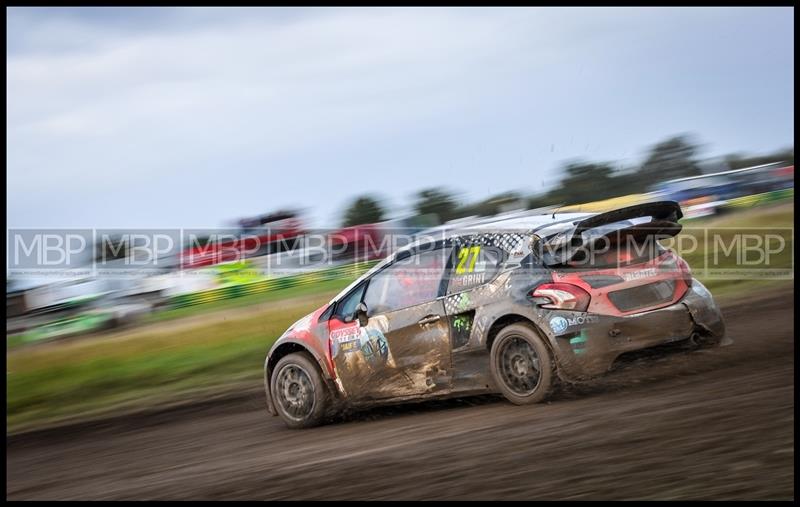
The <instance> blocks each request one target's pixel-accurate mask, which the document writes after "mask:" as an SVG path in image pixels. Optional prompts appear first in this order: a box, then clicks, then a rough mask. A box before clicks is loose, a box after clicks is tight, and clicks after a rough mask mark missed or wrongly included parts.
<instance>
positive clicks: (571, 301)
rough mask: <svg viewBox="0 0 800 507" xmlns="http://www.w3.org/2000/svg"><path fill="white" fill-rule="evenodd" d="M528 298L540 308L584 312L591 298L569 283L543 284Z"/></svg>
mask: <svg viewBox="0 0 800 507" xmlns="http://www.w3.org/2000/svg"><path fill="white" fill-rule="evenodd" d="M529 296H530V297H531V298H532V299H533V302H534V303H536V304H537V305H539V306H541V307H542V308H550V309H554V310H571V311H575V312H585V311H586V309H587V308H589V301H591V299H592V297H591V296H590V295H589V293H588V292H586V291H585V290H583V289H581V288H580V287H578V286H577V285H572V284H570V283H545V284H542V285H540V286H538V287H536V288H535V289H534V290H533V291H531V293H530V294H529Z"/></svg>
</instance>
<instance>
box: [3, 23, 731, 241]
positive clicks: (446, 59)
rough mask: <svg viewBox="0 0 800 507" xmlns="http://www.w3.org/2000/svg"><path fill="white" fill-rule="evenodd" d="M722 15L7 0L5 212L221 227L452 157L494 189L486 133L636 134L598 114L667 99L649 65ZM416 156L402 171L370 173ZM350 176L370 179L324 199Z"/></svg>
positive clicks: (466, 174) (511, 137) (370, 186)
mask: <svg viewBox="0 0 800 507" xmlns="http://www.w3.org/2000/svg"><path fill="white" fill-rule="evenodd" d="M715 12H716V11H714V12H712V11H707V10H703V11H695V10H690V11H677V10H670V11H659V10H620V9H604V10H587V11H576V10H575V9H487V8H476V9H457V10H456V9H301V10H294V9H263V8H261V9H133V10H115V9H110V10H109V9H74V10H62V9H51V10H37V9H11V10H9V11H8V19H9V21H8V29H9V30H8V32H9V50H8V53H7V64H6V65H7V130H8V133H7V144H8V158H7V165H8V177H7V183H8V187H9V201H10V204H9V220H10V222H11V224H12V225H13V224H14V223H15V222H22V221H24V222H26V223H29V224H30V221H33V222H48V223H50V222H53V221H60V220H68V221H72V222H80V223H82V224H84V225H94V224H93V223H88V222H95V221H97V220H100V219H101V218H102V219H106V220H108V221H109V222H113V223H115V224H116V223H133V222H135V221H137V220H138V221H141V222H147V223H157V222H160V223H163V222H167V223H170V224H175V222H176V221H177V222H183V221H186V220H190V219H196V220H198V221H199V222H200V223H199V224H198V225H202V226H208V225H213V224H214V223H217V222H218V221H220V220H224V219H227V218H231V215H233V216H237V215H238V214H240V213H247V212H251V211H252V212H260V211H266V210H267V209H270V208H271V207H273V206H277V205H279V204H280V205H282V204H283V203H287V202H289V203H291V202H297V203H303V204H306V205H313V206H318V207H324V206H327V208H325V209H327V210H330V209H331V206H333V204H332V203H333V202H334V201H335V202H336V203H337V205H338V203H341V202H342V201H343V200H345V199H346V198H347V197H349V196H351V195H353V194H354V193H357V192H360V191H362V190H363V191H367V190H375V189H382V188H389V187H391V188H392V189H393V190H394V191H407V190H409V189H411V188H412V187H417V188H418V187H420V186H422V185H423V184H424V183H425V182H424V181H421V180H420V179H419V178H421V177H424V176H426V175H431V170H430V165H432V164H437V163H438V164H441V163H442V162H447V163H448V165H455V166H456V168H457V170H458V171H459V172H460V174H459V175H458V176H455V175H454V176H452V177H449V176H448V174H447V171H445V170H440V171H438V173H439V174H437V176H438V177H439V178H440V179H442V178H444V179H445V181H455V182H460V181H466V182H469V183H472V184H475V183H480V181H481V180H480V178H481V171H483V173H484V174H485V172H486V171H485V169H483V167H482V165H486V164H488V162H486V161H485V160H482V159H480V155H475V154H474V153H475V151H476V150H479V149H481V145H480V144H476V142H475V140H476V139H478V140H480V141H481V142H482V143H492V142H494V143H496V145H497V147H496V148H495V149H496V154H495V155H494V156H493V157H492V156H491V153H489V154H487V155H486V160H491V161H492V162H494V161H497V165H498V166H499V165H500V164H501V163H503V160H504V159H503V156H505V153H513V156H514V157H515V158H517V159H520V158H524V155H525V154H526V153H528V152H529V151H531V152H532V151H533V150H534V149H533V148H531V146H534V147H545V146H547V147H549V146H550V145H551V144H556V143H558V144H559V146H561V145H562V144H565V143H563V141H562V139H565V138H566V139H570V138H572V137H576V142H575V146H579V145H580V146H584V145H586V144H587V140H586V139H584V138H582V136H589V137H590V139H589V141H591V142H594V143H595V144H597V145H600V144H603V145H605V144H607V145H608V146H611V143H610V142H608V143H606V140H607V139H609V136H612V135H616V136H617V137H618V138H625V136H626V135H627V134H626V133H625V132H622V131H614V129H611V128H605V129H600V128H598V125H602V124H603V119H604V118H601V116H603V117H611V116H613V115H618V116H620V115H621V116H622V117H623V118H625V119H626V120H627V121H628V123H631V124H634V125H635V122H636V121H638V117H639V116H645V117H646V116H647V114H652V113H649V112H648V111H649V109H648V108H649V107H651V106H652V105H653V104H655V105H656V106H658V107H664V106H663V105H662V104H658V101H659V100H661V101H662V102H663V101H664V99H663V98H662V97H656V99H655V100H654V96H655V94H657V93H660V90H659V89H658V88H655V87H652V86H649V87H648V84H647V83H644V84H643V83H642V81H641V79H647V76H644V77H641V76H637V75H636V73H637V71H638V70H637V69H640V68H647V65H652V64H651V63H650V62H652V61H653V60H654V58H653V56H652V55H654V54H655V55H666V56H665V57H666V58H668V55H669V52H670V51H672V52H674V51H675V47H670V46H666V45H664V44H663V41H669V42H670V44H672V43H674V42H675V40H676V37H675V36H674V31H675V29H676V28H675V27H676V26H681V24H686V23H693V24H694V26H695V29H697V30H702V29H705V28H704V26H705V25H704V23H705V22H708V21H709V20H712V21H713V18H714V17H715V16H717V14H716V13H715ZM671 32H673V35H672V36H671V37H672V38H671V39H670V33H671ZM648 34H650V35H653V34H658V35H659V37H661V38H657V37H655V36H653V37H652V38H648ZM664 37H666V38H664ZM676 44H678V45H679V44H680V42H679V41H678V42H677V43H676ZM642 62H644V63H642ZM656 70H657V71H658V72H663V76H665V77H666V79H671V77H670V74H669V72H670V71H669V67H664V69H663V70H661V69H656ZM660 79H662V81H664V80H665V78H664V77H660ZM678 88H680V87H678ZM680 89H682V90H685V89H686V88H680ZM612 94H616V95H619V96H621V97H622V99H623V100H622V102H623V105H624V101H625V100H627V101H629V102H630V103H632V104H634V105H635V106H636V107H637V108H639V109H641V112H639V111H632V110H626V111H623V112H622V114H620V113H618V111H619V106H620V102H619V101H614V100H608V99H607V98H606V97H607V96H611V95H612ZM640 104H641V107H640ZM595 109H596V111H595ZM681 112H682V110H678V112H677V113H676V114H678V113H681ZM625 115H627V116H625ZM679 119H680V118H679ZM677 121H678V120H676V122H677ZM689 127H690V128H692V127H694V125H689ZM663 128H664V129H665V130H668V129H670V128H673V127H672V126H671V125H670V126H663ZM680 128H684V127H680ZM656 140H657V139H651V140H648V142H651V141H656ZM512 141H513V142H514V143H516V144H515V145H511V149H509V148H508V147H507V146H506V144H510V143H511V142H512ZM570 142H571V141H570ZM630 148H631V147H630V146H627V145H623V146H617V148H615V149H616V150H617V152H621V151H624V150H630ZM541 151H544V152H546V153H547V154H546V155H537V156H538V157H539V158H537V159H536V160H537V162H538V163H539V164H541V165H546V164H552V163H553V161H554V160H555V159H554V158H553V157H556V156H563V153H558V154H554V155H550V154H549V150H541ZM412 152H413V153H414V154H416V156H412ZM547 157H550V158H547ZM475 160H477V161H476V162H473V161H475ZM506 163H507V162H506ZM404 165H405V167H407V169H406V170H407V174H408V181H407V182H398V181H397V180H396V179H393V178H391V177H386V176H381V175H378V174H376V171H377V170H378V169H381V168H382V169H383V170H387V171H394V170H397V168H398V167H403V166H404ZM473 165H474V168H473V167H472V166H473ZM537 170H538V171H543V169H537ZM470 171H472V172H470ZM345 176H346V177H345ZM342 179H344V180H346V181H348V182H352V181H358V184H357V185H356V184H352V183H350V184H349V185H343V186H342V188H337V189H336V194H335V196H331V195H329V194H327V193H326V192H327V189H329V188H331V186H335V185H339V184H340V183H339V182H340V180H342ZM236 185H240V187H239V188H238V190H236V191H233V190H230V189H231V187H235V186H236ZM492 185H496V187H495V189H496V190H498V191H499V190H503V189H502V188H500V187H501V186H502V185H503V182H502V181H495V182H493V183H492ZM510 185H513V183H510ZM226 191H230V195H227V194H225V192H226ZM389 193H393V192H389ZM126 195H127V196H126ZM136 196H138V197H136ZM142 196H146V197H142ZM109 199H112V200H119V199H124V200H125V203H126V204H125V205H117V206H110V205H109V202H108V200H109ZM137 202H138V203H139V204H136V203H137ZM142 202H145V203H146V206H142V205H141V203H142ZM198 202H203V203H208V202H214V203H215V206H214V207H209V206H198V204H197V203H198ZM131 209H133V210H135V213H131V212H130V210H131Z"/></svg>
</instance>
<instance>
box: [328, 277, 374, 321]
mask: <svg viewBox="0 0 800 507" xmlns="http://www.w3.org/2000/svg"><path fill="white" fill-rule="evenodd" d="M366 286H367V284H366V282H362V283H361V284H360V285H359V286H358V287H356V288H355V289H353V290H352V291H351V292H350V294H348V295H347V296H345V297H344V299H342V300H341V301H339V302H338V303H337V304H336V313H335V315H336V317H338V318H339V320H341V321H342V322H349V321H350V320H352V318H353V313H354V312H355V311H356V307H357V306H358V303H360V302H361V298H362V297H363V296H364V288H366Z"/></svg>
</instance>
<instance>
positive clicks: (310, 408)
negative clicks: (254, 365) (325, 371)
mask: <svg viewBox="0 0 800 507" xmlns="http://www.w3.org/2000/svg"><path fill="white" fill-rule="evenodd" d="M270 391H271V392H272V403H273V405H274V406H275V409H276V410H277V411H278V414H279V415H280V416H281V418H282V419H283V421H284V422H285V423H286V425H287V426H288V427H289V428H292V429H296V428H310V427H312V426H317V425H319V424H320V423H321V422H322V420H323V419H324V417H325V414H326V411H327V409H328V408H329V407H328V405H329V404H330V403H329V399H330V397H329V396H328V389H327V387H326V386H325V382H324V381H323V380H322V375H321V374H320V371H319V368H318V367H317V365H316V364H315V362H314V360H313V359H312V358H310V357H309V356H308V354H306V353H303V352H295V353H293V354H288V355H286V356H284V357H282V358H281V359H280V361H278V364H276V365H275V368H274V369H273V370H272V378H270Z"/></svg>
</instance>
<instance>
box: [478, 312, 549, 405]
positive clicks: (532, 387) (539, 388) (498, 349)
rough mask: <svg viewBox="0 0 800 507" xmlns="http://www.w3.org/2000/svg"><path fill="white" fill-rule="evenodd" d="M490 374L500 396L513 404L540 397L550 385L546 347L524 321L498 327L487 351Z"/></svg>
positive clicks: (547, 392)
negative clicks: (497, 331) (498, 330)
mask: <svg viewBox="0 0 800 507" xmlns="http://www.w3.org/2000/svg"><path fill="white" fill-rule="evenodd" d="M490 361H491V370H492V377H493V378H494V382H495V385H497V387H498V388H499V389H500V392H501V393H502V394H503V396H505V397H506V399H507V400H508V401H510V402H511V403H513V404H515V405H529V404H532V403H539V402H540V401H544V400H545V399H547V397H548V396H549V395H550V392H551V390H552V387H553V379H554V373H555V372H554V371H553V370H554V368H553V360H552V357H551V355H550V349H549V348H548V347H547V345H546V344H545V342H544V340H543V339H542V337H541V336H540V335H539V334H538V333H537V332H536V331H535V330H534V329H533V328H532V327H531V326H529V325H527V324H512V325H510V326H506V327H504V328H503V329H501V330H500V332H499V333H498V334H497V336H496V337H495V339H494V342H493V343H492V350H491V354H490Z"/></svg>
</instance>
